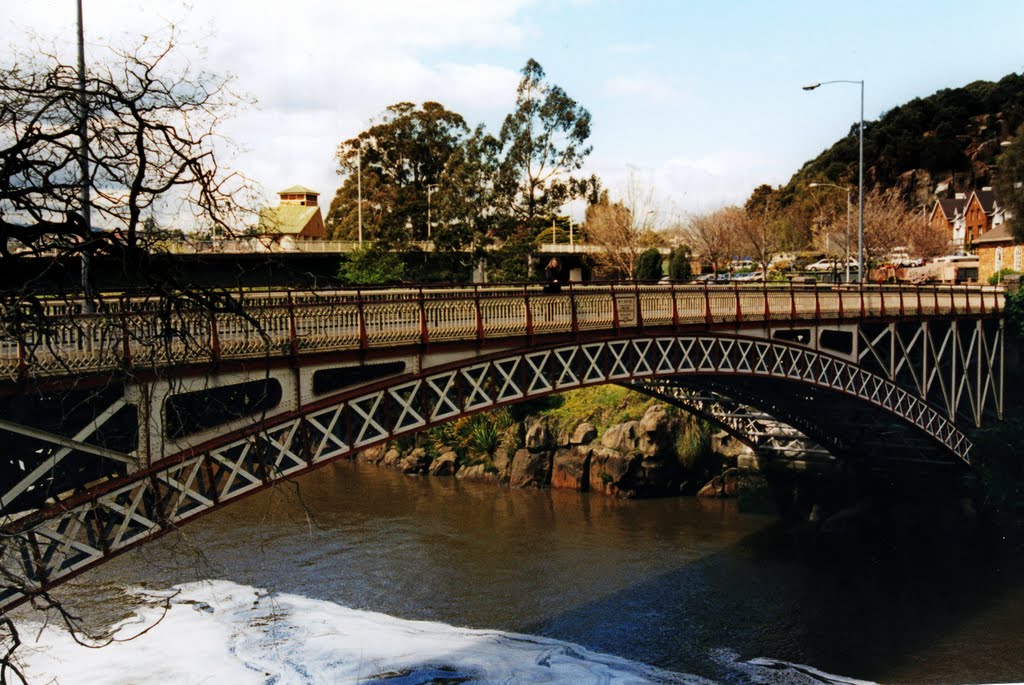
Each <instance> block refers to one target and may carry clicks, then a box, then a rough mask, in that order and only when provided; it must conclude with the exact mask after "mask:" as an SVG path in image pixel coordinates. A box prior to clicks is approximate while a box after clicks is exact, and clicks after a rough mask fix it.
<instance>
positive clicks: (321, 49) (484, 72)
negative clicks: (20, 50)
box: [0, 0, 536, 200]
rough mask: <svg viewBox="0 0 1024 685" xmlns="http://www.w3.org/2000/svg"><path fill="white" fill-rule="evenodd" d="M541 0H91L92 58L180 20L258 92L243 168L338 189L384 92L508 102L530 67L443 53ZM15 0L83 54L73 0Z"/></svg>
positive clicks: (247, 114) (394, 96)
mask: <svg viewBox="0 0 1024 685" xmlns="http://www.w3.org/2000/svg"><path fill="white" fill-rule="evenodd" d="M535 2H536V0H503V1H502V2H479V1H478V0H433V1H432V2H430V3H425V2H420V1H418V0H376V1H371V2H330V3H328V2H318V1H317V0H289V1H288V2H286V3H281V2H280V1H279V0H275V1H274V2H269V1H263V2H249V3H247V4H246V5H245V7H244V11H242V9H241V8H240V7H239V5H238V4H237V3H227V2H205V3H196V4H194V5H191V6H189V5H186V4H185V3H182V4H180V5H174V4H169V5H166V6H163V7H161V10H160V13H159V14H157V13H154V12H153V11H152V4H151V3H150V2H143V0H103V1H102V2H99V1H97V0H86V1H85V2H84V10H85V29H86V42H87V48H86V50H87V60H88V59H89V57H90V55H91V56H93V57H94V58H95V57H97V56H98V53H99V50H98V48H97V46H98V45H101V44H106V43H114V44H119V45H132V44H135V43H137V42H138V41H139V40H140V37H141V36H143V35H147V34H155V33H158V32H162V31H164V29H165V28H166V25H167V24H168V23H174V24H175V25H177V26H179V27H181V29H182V32H183V35H182V42H183V43H189V44H185V45H182V46H181V48H180V51H181V52H182V53H183V54H189V55H190V56H191V58H192V60H193V65H194V66H196V67H200V68H203V69H208V70H210V71H213V72H216V73H220V74H227V73H230V74H232V75H234V76H235V77H236V82H235V87H236V88H237V90H239V91H241V92H244V93H246V94H248V95H251V96H253V97H254V98H255V99H256V100H257V101H258V106H257V107H256V108H253V109H251V110H246V111H240V112H238V113H237V114H236V116H235V117H234V118H233V119H232V120H231V121H229V122H228V123H227V124H226V125H225V127H224V132H225V133H226V134H227V135H228V136H229V137H231V138H232V139H233V140H234V141H236V142H237V143H238V144H239V145H240V146H241V147H243V148H245V149H246V151H245V152H243V153H242V154H240V155H238V156H237V157H236V158H235V160H234V167H235V168H237V169H238V170H240V171H242V172H243V173H245V174H247V175H248V176H250V177H252V178H253V179H254V180H256V181H257V182H259V183H260V184H261V185H263V186H264V188H265V189H266V191H267V199H268V200H271V199H272V198H273V192H274V191H275V190H278V189H279V188H281V187H285V186H288V185H291V184H293V183H303V184H305V185H309V186H311V187H314V188H316V189H317V190H319V191H321V193H323V194H324V195H326V196H328V197H329V196H331V195H333V193H334V190H335V189H336V188H337V186H338V185H339V184H340V179H339V178H338V177H337V175H336V173H335V163H334V161H333V153H334V150H335V147H336V146H337V144H338V143H339V142H340V141H342V140H344V139H346V138H349V137H351V136H353V135H355V134H356V133H358V132H359V131H361V130H363V129H364V128H365V127H366V126H367V124H368V123H369V122H370V120H371V119H373V118H374V117H376V116H377V115H378V114H379V113H380V112H381V111H382V110H383V109H384V108H385V107H386V106H387V105H390V104H393V103H395V102H402V101H410V102H416V103H421V102H424V101H426V100H435V101H438V102H441V103H442V104H444V105H445V106H446V107H448V108H450V109H452V110H454V111H457V112H459V113H461V114H463V115H464V116H466V118H467V124H468V125H469V126H470V127H472V126H474V125H475V124H476V123H478V122H477V118H478V117H481V116H486V115H488V114H491V113H493V112H499V111H505V110H507V109H508V107H510V106H511V103H512V102H513V101H514V98H515V86H516V83H517V82H518V79H519V75H518V73H517V72H516V71H515V70H514V69H510V68H506V67H505V66H499V65H494V64H488V63H486V62H482V61H479V60H474V61H462V62H460V61H456V60H453V59H451V58H450V57H448V58H445V59H439V60H434V59H432V56H433V55H434V54H435V53H444V52H445V51H452V50H468V51H469V52H470V54H471V53H472V52H473V51H474V50H475V49H477V48H483V47H487V48H494V47H499V48H500V47H505V48H514V47H515V46H517V45H519V44H520V43H521V42H522V41H523V40H524V37H525V36H526V35H527V34H528V33H529V30H528V25H527V24H526V23H525V19H524V18H523V17H522V16H521V15H522V14H523V11H524V10H525V9H526V8H528V7H529V6H530V5H532V4H535ZM4 4H5V8H4V9H5V10H6V12H5V15H6V17H5V19H6V20H5V21H0V25H4V24H6V26H4V28H7V29H8V31H7V32H6V33H7V34H8V35H9V36H15V37H20V36H23V35H24V33H25V31H26V30H30V31H33V32H35V33H38V34H39V35H40V36H42V37H43V38H44V39H49V40H50V41H52V42H53V43H54V44H55V45H56V46H57V48H58V49H59V50H60V52H61V53H62V54H63V55H64V56H65V57H66V59H68V60H73V59H74V36H75V21H76V15H75V10H74V4H73V3H68V2H66V0H4ZM22 42H23V39H22ZM199 47H201V48H202V50H199V49H197V48H199ZM72 63H73V62H72Z"/></svg>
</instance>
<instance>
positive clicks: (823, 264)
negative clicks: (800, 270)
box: [804, 257, 858, 271]
mask: <svg viewBox="0 0 1024 685" xmlns="http://www.w3.org/2000/svg"><path fill="white" fill-rule="evenodd" d="M850 268H851V269H857V268H858V267H857V260H856V259H853V258H851V259H850ZM804 270H805V271H845V270H846V263H845V262H844V261H843V260H842V259H837V258H835V257H831V258H825V259H819V260H818V261H816V262H814V263H813V264H808V265H807V266H806V267H805V269H804Z"/></svg>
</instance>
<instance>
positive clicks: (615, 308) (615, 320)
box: [608, 283, 619, 333]
mask: <svg viewBox="0 0 1024 685" xmlns="http://www.w3.org/2000/svg"><path fill="white" fill-rule="evenodd" d="M608 289H609V292H610V293H611V297H612V328H614V329H615V332H616V333H618V332H619V301H618V299H616V297H615V284H614V283H612V284H610V285H609V286H608Z"/></svg>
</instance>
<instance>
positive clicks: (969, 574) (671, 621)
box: [66, 463, 1024, 683]
mask: <svg viewBox="0 0 1024 685" xmlns="http://www.w3.org/2000/svg"><path fill="white" fill-rule="evenodd" d="M299 484H300V488H299V490H298V494H296V489H295V487H294V485H292V486H288V485H286V486H282V487H281V488H278V489H277V490H274V491H272V492H268V493H264V494H261V495H258V496H254V497H251V498H249V499H247V500H245V501H243V502H240V503H238V504H235V505H232V506H230V507H227V508H225V509H224V510H222V511H219V512H216V513H214V514H212V515H210V516H208V517H206V518H204V519H202V520H200V521H198V522H196V523H194V524H191V525H190V526H188V527H187V528H185V529H184V531H183V533H182V536H183V538H184V539H182V538H177V537H174V536H168V537H167V538H165V539H164V540H162V541H161V542H159V543H155V544H152V545H148V546H146V547H144V548H142V549H141V550H139V551H137V552H135V553H132V554H129V555H126V556H124V557H121V558H119V559H117V560H115V561H113V562H112V563H110V564H107V565H106V566H104V567H102V568H100V569H98V570H96V571H93V572H91V573H89V574H86V576H84V577H83V578H82V579H80V580H79V581H77V582H76V583H75V585H73V586H71V587H70V588H69V589H68V590H67V591H66V595H67V596H69V597H73V598H74V600H75V601H76V602H81V603H82V604H84V605H85V606H83V609H84V610H86V611H91V612H93V613H94V614H103V613H106V614H107V615H110V614H111V611H110V609H111V607H112V606H116V602H115V603H111V598H114V597H116V596H118V595H119V589H120V588H122V587H124V586H126V585H135V584H145V585H148V586H151V587H166V586H169V585H173V584H177V583H181V582H187V581H192V580H196V579H198V578H226V579H230V580H233V581H235V582H237V583H244V584H248V585H252V586H255V587H259V588H267V589H269V590H272V591H279V592H289V593H296V594H300V595H304V596H306V597H311V598H315V599H322V600H327V601H330V602H333V603H337V604H340V605H343V606H346V607H352V608H358V609H368V610H372V611H376V612H383V613H387V614H390V615H393V616H397V617H402V618H407V619H426V620H432V621H440V622H444V623H448V624H453V625H457V626H467V627H473V628H493V629H501V630H509V631H516V632H523V633H532V634H539V635H543V636H547V637H553V638H558V639H562V640H568V641H571V642H575V643H579V644H581V645H583V646H585V647H587V648H590V649H593V650H596V651H600V652H606V653H610V654H613V655H618V656H621V657H625V658H628V659H631V660H635V661H640V662H645V663H648V664H651V665H653V666H657V667H660V668H663V669H667V670H671V671H676V672H684V673H693V674H698V675H702V676H706V677H709V678H712V679H714V680H716V681H719V682H729V681H730V680H733V679H735V678H736V677H737V676H736V675H735V672H734V671H732V670H731V669H730V668H728V665H727V662H729V661H732V660H735V659H742V660H746V659H753V658H757V657H764V658H769V659H778V660H782V661H787V662H794V663H799V664H808V665H811V666H813V667H815V668H817V669H821V670H823V671H827V672H830V673H835V674H841V675H844V676H848V677H854V678H861V679H868V680H876V681H880V682H910V683H925V682H929V683H950V682H996V681H1004V682H1005V681H1013V680H1021V679H1024V572H1022V566H1021V564H1020V563H1019V561H1017V560H1006V559H1005V558H1003V559H1001V560H998V561H993V560H992V558H991V557H986V558H984V559H980V558H979V557H978V556H977V555H975V554H973V553H971V552H968V551H966V549H964V548H962V547H951V548H950V549H948V550H947V549H943V550H931V551H930V552H929V553H926V554H923V555H919V554H917V553H915V554H901V553H899V552H900V551H899V550H893V549H886V548H885V546H884V545H880V546H879V548H877V549H872V548H870V547H868V548H866V549H865V550H864V551H863V553H861V554H858V555H852V554H851V555H847V556H845V557H843V558H838V559H837V558H829V559H828V560H823V559H821V558H820V556H819V555H815V554H810V553H808V552H806V551H801V550H798V549H796V548H795V547H794V546H792V545H789V544H785V543H784V542H783V540H784V539H788V538H785V537H784V536H782V535H781V534H780V531H779V526H778V525H777V524H776V521H775V520H774V519H773V518H771V517H766V516H756V515H748V514H740V513H738V512H737V510H736V508H735V505H734V503H732V502H717V501H706V500H700V501H699V500H695V499H689V498H674V499H659V500H641V501H622V500H616V499H613V498H608V497H604V496H600V495H588V494H580V493H573V492H563V491H536V490H508V489H505V488H501V487H498V486H493V485H488V484H476V483H464V482H461V481H457V480H455V479H450V478H425V477H408V476H403V475H401V474H398V473H395V472H393V471H389V470H385V469H378V468H376V467H373V466H366V465H361V464H354V463H344V464H339V465H335V466H331V467H327V468H325V469H322V470H320V471H318V472H316V473H314V474H311V475H310V476H307V477H305V478H304V479H302V480H301V481H300V483H299ZM193 548H195V549H199V550H201V551H202V556H197V555H196V554H194V553H193V552H192V551H191V550H192V549H193ZM85 598H92V601H94V602H95V603H94V604H93V605H91V606H90V605H89V602H90V599H85ZM723 655H724V656H723Z"/></svg>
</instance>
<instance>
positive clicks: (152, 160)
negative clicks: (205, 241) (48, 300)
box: [0, 30, 255, 260]
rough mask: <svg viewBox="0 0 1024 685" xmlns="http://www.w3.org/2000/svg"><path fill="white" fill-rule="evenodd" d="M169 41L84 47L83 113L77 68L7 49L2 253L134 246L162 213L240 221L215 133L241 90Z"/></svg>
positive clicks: (230, 224) (229, 227)
mask: <svg viewBox="0 0 1024 685" xmlns="http://www.w3.org/2000/svg"><path fill="white" fill-rule="evenodd" d="M175 41H176V36H175V33H174V31H173V30H171V31H170V32H169V35H168V36H167V37H166V39H164V40H158V39H154V38H143V39H142V41H141V43H140V44H139V45H138V46H137V47H135V48H133V49H121V48H113V47H104V46H93V48H92V53H93V54H92V57H93V59H92V60H90V65H89V69H88V71H87V72H86V74H85V79H84V80H85V100H86V103H87V109H86V110H85V111H84V112H83V110H82V107H81V101H80V100H79V81H78V70H77V68H74V67H71V66H69V65H67V64H64V63H62V61H61V60H60V59H59V58H58V57H57V56H56V55H54V54H50V53H48V52H47V51H45V50H40V51H38V52H36V53H33V54H15V55H12V56H11V58H10V59H9V60H8V61H6V63H5V64H4V65H2V66H0V260H5V259H11V258H13V257H14V256H15V255H14V254H12V252H11V249H10V247H11V246H12V245H17V244H20V245H22V246H24V247H26V248H28V250H29V251H30V252H34V253H40V252H43V251H47V250H54V249H56V250H58V251H59V252H61V253H62V254H72V253H76V252H88V253H94V254H115V255H117V256H119V257H121V258H126V259H127V257H126V254H135V255H136V256H138V255H139V254H141V253H142V251H141V250H139V249H138V248H139V247H140V246H139V242H140V240H141V239H142V238H143V237H144V236H145V235H146V234H147V231H145V230H144V224H146V222H147V221H148V222H149V223H150V225H154V224H156V223H157V222H156V220H155V218H154V217H160V216H170V217H174V218H175V219H176V220H178V221H181V220H182V219H184V218H187V219H188V220H189V222H190V223H191V226H190V228H195V229H199V230H206V231H214V230H216V231H221V232H224V233H229V234H230V233H232V232H234V231H235V230H236V228H237V227H238V226H241V225H244V224H245V220H244V217H245V216H247V214H246V213H247V212H249V211H251V210H252V208H254V207H255V201H254V194H253V193H251V192H250V191H251V188H250V186H249V183H248V182H247V180H246V179H245V178H244V177H242V176H241V175H239V174H236V173H233V172H231V171H229V170H227V169H225V168H224V167H222V166H221V164H220V163H219V160H218V157H217V154H216V151H215V148H214V140H215V138H219V135H218V127H219V125H220V124H221V122H222V121H223V119H224V118H225V117H226V116H228V115H229V114H230V112H231V110H232V109H233V108H235V107H237V106H238V105H240V104H244V103H245V102H246V100H245V98H243V97H241V96H239V95H238V94H236V93H235V92H234V91H233V90H232V89H231V87H230V86H231V81H230V79H227V78H223V77H219V76H217V75H215V74H211V73H209V72H206V71H203V70H200V69H196V68H194V67H193V66H192V65H191V64H189V63H188V62H185V63H182V62H180V61H179V60H177V59H176V58H174V57H173V53H174V50H175V47H176V42H175ZM83 117H84V120H85V124H86V125H85V129H86V130H87V132H88V135H87V140H86V148H85V149H86V153H85V157H84V161H85V162H86V163H87V164H86V165H85V166H87V167H88V170H89V172H88V178H87V179H84V182H83V175H82V172H81V170H82V168H83V164H82V162H83V155H82V154H81V143H82V136H81V129H80V122H81V121H82V118H83ZM83 185H86V186H88V189H89V193H88V196H89V204H88V210H89V211H88V212H87V213H86V212H83V210H82V202H81V198H82V195H81V189H82V187H83ZM87 215H88V217H89V218H88V220H87V218H86V217H87ZM148 233H151V232H148ZM12 239H13V240H16V241H17V243H12V242H11V240H12Z"/></svg>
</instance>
